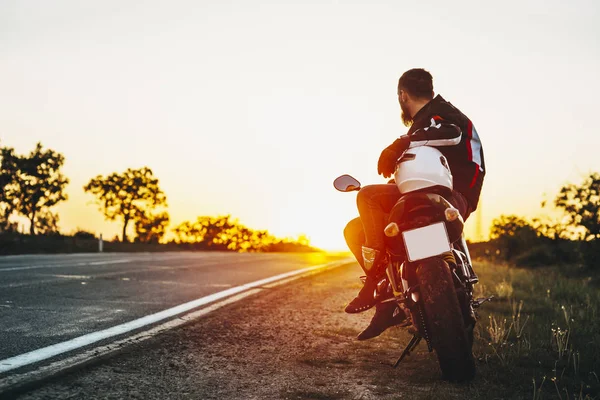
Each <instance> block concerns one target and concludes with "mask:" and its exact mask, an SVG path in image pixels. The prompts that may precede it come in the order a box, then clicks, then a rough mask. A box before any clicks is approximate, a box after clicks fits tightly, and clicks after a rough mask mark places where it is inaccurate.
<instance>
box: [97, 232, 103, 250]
mask: <svg viewBox="0 0 600 400" xmlns="http://www.w3.org/2000/svg"><path fill="white" fill-rule="evenodd" d="M103 245H104V243H102V234H100V238H99V239H98V253H102V250H103V249H102V248H103V247H104V246H103Z"/></svg>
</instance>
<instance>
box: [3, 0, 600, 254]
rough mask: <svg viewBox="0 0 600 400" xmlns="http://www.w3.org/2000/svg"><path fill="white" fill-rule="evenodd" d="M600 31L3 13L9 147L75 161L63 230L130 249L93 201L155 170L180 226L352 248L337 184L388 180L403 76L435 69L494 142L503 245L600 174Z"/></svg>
mask: <svg viewBox="0 0 600 400" xmlns="http://www.w3.org/2000/svg"><path fill="white" fill-rule="evenodd" d="M599 17H600V7H599V6H598V3H597V2H596V1H586V0H578V1H574V2H568V3H567V2H550V3H547V2H541V1H529V2H516V1H508V2H500V3H498V2H497V3H494V5H493V8H487V6H485V5H484V4H483V3H482V2H475V1H465V2H458V3H456V2H452V5H450V3H448V2H444V1H441V0H440V1H432V2H418V1H413V2H398V1H389V2H373V3H369V2H364V3H362V4H359V3H356V2H308V3H307V2H291V1H282V2H277V3H260V2H241V1H240V2H229V3H223V2H218V1H198V2H196V1H185V0H179V1H171V2H161V1H144V2H141V1H127V2H122V1H103V2H92V3H91V2H80V1H75V0H57V1H52V2H36V3H35V5H33V3H29V2H17V1H8V2H3V3H2V4H1V5H0V26H2V27H3V30H2V34H0V54H2V55H1V56H0V57H1V62H0V87H1V88H2V90H0V110H1V111H0V143H1V144H2V145H5V146H11V147H14V148H15V149H16V150H17V151H18V152H23V153H25V152H29V151H30V150H31V149H33V147H34V146H35V143H37V142H38V141H41V142H42V143H43V144H44V146H46V147H49V148H52V149H54V150H56V151H59V152H61V153H62V154H64V156H65V157H66V163H65V168H64V172H65V174H66V176H68V177H69V179H70V180H71V183H70V184H69V186H68V190H67V192H68V195H69V200H68V201H67V202H65V203H63V204H61V205H60V206H59V207H57V209H56V210H57V211H58V213H59V215H60V224H59V225H60V227H61V230H62V231H63V232H72V231H73V230H75V229H76V228H77V227H80V228H84V229H87V230H92V231H94V232H97V233H102V234H103V235H104V237H106V238H112V237H114V236H115V235H116V234H118V232H119V231H120V229H121V227H120V224H118V223H113V222H106V221H104V218H103V216H102V214H101V213H100V212H99V211H98V210H97V207H96V206H95V205H94V204H93V198H92V197H91V196H90V195H87V194H84V192H83V189H82V188H83V186H84V185H85V184H86V183H87V182H88V181H89V180H90V179H91V178H93V177H94V176H96V175H98V174H109V173H111V172H115V171H123V170H125V169H127V168H129V167H132V168H139V167H142V166H148V167H150V168H151V169H152V170H153V172H154V175H155V176H156V177H158V178H159V179H160V185H161V187H162V189H163V190H164V192H165V193H166V195H167V198H168V210H169V213H170V214H171V226H172V227H174V226H176V225H178V224H179V223H181V222H183V221H184V220H193V219H195V218H196V217H197V216H199V215H228V214H229V215H231V216H232V217H234V218H238V219H239V221H240V222H241V223H242V224H244V225H246V226H248V227H251V228H254V229H268V230H269V231H270V232H271V233H272V234H274V235H276V236H279V237H297V236H298V235H300V234H303V233H304V234H306V235H307V236H308V237H309V238H310V239H311V243H312V244H313V245H315V246H318V247H321V248H325V249H331V250H345V243H344V240H343V235H342V230H343V227H344V225H345V223H346V222H347V221H348V220H350V219H352V218H354V217H355V216H357V215H358V213H357V210H356V201H355V200H356V194H355V193H339V192H336V191H335V190H334V188H333V186H332V182H333V179H335V178H336V177H337V176H338V175H341V174H344V173H348V174H351V175H353V176H355V177H356V178H357V179H359V180H360V181H361V182H362V183H363V184H369V183H381V182H384V180H383V178H381V177H380V176H378V175H377V171H376V163H377V158H378V157H379V154H380V152H381V150H382V149H383V148H384V147H385V146H387V145H388V144H389V143H391V142H392V141H393V140H394V139H395V138H397V137H398V136H400V135H402V134H404V133H405V132H406V128H405V127H404V126H403V125H402V124H401V121H400V110H399V107H398V104H397V97H396V83H397V79H398V78H399V76H400V74H401V73H402V72H404V71H405V70H407V69H410V68H413V67H423V68H426V69H427V70H429V71H430V72H431V73H432V75H433V77H434V89H435V91H436V93H439V94H442V95H443V96H444V97H445V98H446V99H447V100H448V101H450V102H452V103H453V104H454V105H456V106H457V107H458V108H460V109H461V110H462V111H463V112H464V113H465V114H467V115H468V116H469V117H470V118H471V119H472V120H473V122H474V124H475V126H476V127H477V131H478V132H479V133H480V136H481V139H482V143H483V146H484V149H485V154H486V165H487V169H488V171H487V174H486V180H485V183H484V188H483V192H482V198H481V202H482V203H481V207H482V211H481V215H480V217H481V231H482V232H483V234H484V235H486V236H487V233H488V231H489V226H490V222H491V220H492V219H493V218H495V217H497V216H498V215H500V214H502V213H504V214H511V213H518V214H520V215H526V216H535V215H537V214H539V213H541V212H542V210H540V202H541V201H542V200H544V199H547V200H551V199H552V198H553V197H554V195H555V193H556V192H557V190H558V188H559V187H560V186H561V185H562V184H564V183H565V182H568V181H577V180H579V179H580V177H581V176H582V175H583V174H585V173H586V172H588V171H591V170H596V171H598V170H600V158H599V157H598V156H597V148H598V147H600V136H599V135H598V132H597V128H596V126H597V122H596V106H597V104H598V101H597V99H596V97H595V96H596V93H597V92H598V91H600V78H599V76H598V71H600V46H598V38H599V37H600V28H599V27H598V24H597V23H596V21H597V20H598V18H599ZM424 24H426V26H424ZM459 43H460V44H459ZM476 217H477V215H476V214H474V216H473V217H472V218H471V219H470V220H469V223H468V224H467V234H468V236H469V237H471V238H472V239H478V238H477V237H476V222H475V221H476Z"/></svg>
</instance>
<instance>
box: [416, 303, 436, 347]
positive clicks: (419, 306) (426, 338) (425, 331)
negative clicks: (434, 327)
mask: <svg viewBox="0 0 600 400" xmlns="http://www.w3.org/2000/svg"><path fill="white" fill-rule="evenodd" d="M417 309H418V311H419V320H420V323H421V330H422V331H423V337H424V338H425V341H426V342H427V350H429V352H430V353H431V352H432V351H433V347H431V338H430V337H429V332H428V331H427V325H426V324H425V315H423V306H421V305H418V306H417Z"/></svg>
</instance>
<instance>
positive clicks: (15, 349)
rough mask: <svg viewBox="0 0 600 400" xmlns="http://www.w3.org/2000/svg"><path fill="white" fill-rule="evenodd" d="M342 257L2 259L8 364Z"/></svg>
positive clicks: (2, 334) (0, 328) (0, 315)
mask: <svg viewBox="0 0 600 400" xmlns="http://www.w3.org/2000/svg"><path fill="white" fill-rule="evenodd" d="M338 258H340V257H337V256H335V255H325V254H238V253H221V252H205V253H142V254H140V253H118V254H84V255H81V254H79V255H55V256H9V257H1V258H0V360H1V359H5V358H9V357H13V356H16V355H19V354H23V353H26V352H28V351H31V350H35V349H38V348H41V347H45V346H49V345H52V344H55V343H59V342H63V341H66V340H69V339H72V338H75V337H77V336H81V335H84V334H87V333H91V332H94V331H98V330H101V329H105V328H109V327H112V326H114V325H118V324H121V323H123V322H127V321H131V320H134V319H137V318H140V317H143V316H145V315H148V314H152V313H155V312H158V311H162V310H164V309H167V308H170V307H173V306H176V305H179V304H182V303H185V302H188V301H191V300H194V299H197V298H200V297H203V296H206V295H209V294H211V293H215V292H219V291H221V290H224V289H227V288H230V287H235V286H238V285H241V284H244V283H249V282H253V281H256V280H259V279H263V278H267V277H270V276H273V275H277V274H281V273H284V272H288V271H293V270H296V269H300V268H304V267H307V266H310V265H317V264H322V263H326V262H329V261H332V260H335V259H338Z"/></svg>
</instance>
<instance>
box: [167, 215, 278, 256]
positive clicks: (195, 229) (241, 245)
mask: <svg viewBox="0 0 600 400" xmlns="http://www.w3.org/2000/svg"><path fill="white" fill-rule="evenodd" d="M173 232H174V233H175V236H176V240H175V241H176V242H177V243H187V244H198V245H201V246H202V247H206V248H210V249H212V250H232V251H261V250H262V249H264V248H265V247H266V246H268V245H270V244H271V243H273V242H274V241H275V239H274V238H273V237H272V236H271V235H269V233H268V232H267V231H264V230H263V231H255V230H252V229H250V228H248V227H246V226H244V225H242V224H240V223H238V222H237V221H233V220H231V217H230V216H229V215H226V216H218V217H208V216H201V217H198V218H197V219H196V221H194V222H189V221H186V222H183V223H181V224H180V225H178V226H177V227H176V228H175V229H174V230H173Z"/></svg>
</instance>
